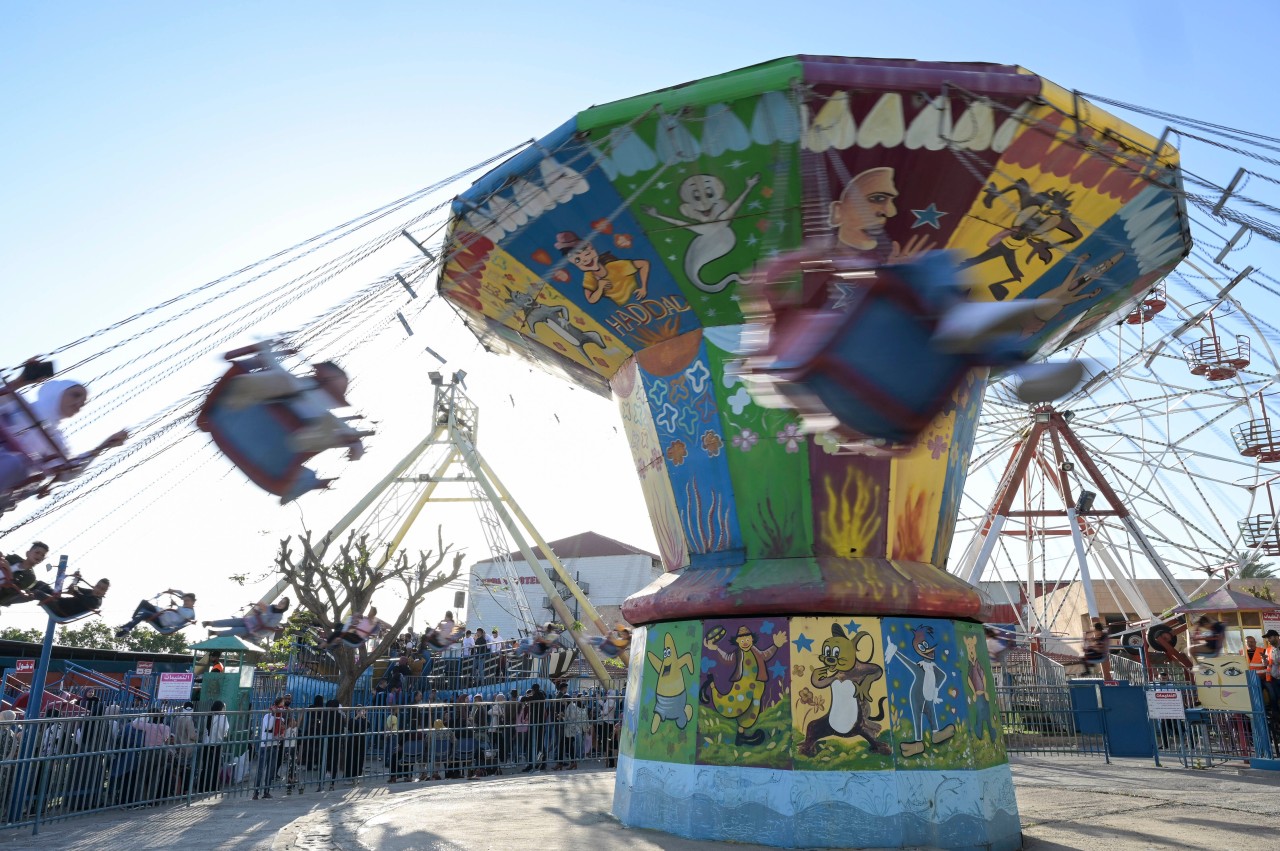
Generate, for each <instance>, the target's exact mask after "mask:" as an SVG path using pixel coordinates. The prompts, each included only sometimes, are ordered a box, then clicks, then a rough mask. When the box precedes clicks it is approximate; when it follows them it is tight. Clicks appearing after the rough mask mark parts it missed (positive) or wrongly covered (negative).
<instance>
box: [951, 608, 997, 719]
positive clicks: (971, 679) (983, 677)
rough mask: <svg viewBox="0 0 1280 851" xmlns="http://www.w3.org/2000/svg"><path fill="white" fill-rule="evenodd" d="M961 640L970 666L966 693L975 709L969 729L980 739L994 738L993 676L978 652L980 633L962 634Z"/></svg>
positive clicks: (966, 676) (966, 681) (966, 678)
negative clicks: (989, 673)
mask: <svg viewBox="0 0 1280 851" xmlns="http://www.w3.org/2000/svg"><path fill="white" fill-rule="evenodd" d="M960 640H961V642H962V643H963V644H964V658H965V661H966V662H967V663H968V668H969V670H968V672H967V673H966V674H965V688H966V693H965V695H966V697H967V698H968V699H969V707H970V708H971V709H972V710H973V712H972V713H971V716H972V718H971V721H970V725H969V729H970V730H971V731H972V733H973V735H974V736H976V737H977V738H979V739H982V738H986V737H988V736H989V737H991V738H992V739H994V738H995V737H996V736H997V735H998V732H997V728H996V725H995V721H994V720H992V717H991V698H992V696H993V695H992V689H991V678H990V677H989V676H988V675H987V667H986V666H985V665H984V664H983V663H982V659H981V657H980V656H979V653H978V634H977V633H976V632H972V633H969V634H967V635H961V637H960Z"/></svg>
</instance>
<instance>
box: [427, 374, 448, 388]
mask: <svg viewBox="0 0 1280 851" xmlns="http://www.w3.org/2000/svg"><path fill="white" fill-rule="evenodd" d="M427 378H430V379H431V384H432V385H433V386H435V387H439V386H440V385H441V384H444V376H443V375H441V374H440V373H438V372H434V371H433V372H428V373H427Z"/></svg>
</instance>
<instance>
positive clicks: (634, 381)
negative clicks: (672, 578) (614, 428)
mask: <svg viewBox="0 0 1280 851" xmlns="http://www.w3.org/2000/svg"><path fill="white" fill-rule="evenodd" d="M610 385H611V387H612V389H613V395H614V398H615V399H616V400H617V403H618V412H619V413H620V414H621V415H622V426H623V429H624V431H625V433H626V436H627V443H628V444H629V445H630V447H631V457H632V459H633V460H634V461H635V465H636V475H638V476H639V477H640V490H641V492H642V493H643V494H644V502H645V506H646V507H647V508H648V510H649V520H650V522H651V523H652V524H653V535H654V537H655V538H656V539H657V541H658V552H659V553H660V554H661V555H662V563H663V565H664V566H665V567H666V569H667V570H677V569H679V568H681V567H684V566H685V565H686V564H688V563H689V547H688V545H687V544H686V542H685V536H684V527H683V525H682V524H681V522H680V509H679V508H678V507H677V506H676V498H675V493H674V492H673V491H672V489H671V477H670V476H669V475H667V465H666V463H665V462H664V460H663V457H662V442H661V441H660V440H659V439H658V432H657V429H655V428H654V425H653V411H652V410H651V409H650V408H649V400H648V398H647V397H646V396H645V392H644V385H643V383H642V382H641V381H640V367H639V365H638V364H636V362H635V360H634V359H633V360H631V361H628V362H627V363H626V364H624V365H623V367H622V369H620V370H618V372H617V373H616V374H615V375H614V376H613V379H612V380H611V381H610Z"/></svg>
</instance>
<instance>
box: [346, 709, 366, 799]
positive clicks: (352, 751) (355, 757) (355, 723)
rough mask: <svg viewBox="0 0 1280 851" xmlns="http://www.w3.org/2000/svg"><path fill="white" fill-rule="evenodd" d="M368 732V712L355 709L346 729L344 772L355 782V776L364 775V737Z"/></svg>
mask: <svg viewBox="0 0 1280 851" xmlns="http://www.w3.org/2000/svg"><path fill="white" fill-rule="evenodd" d="M368 733H369V713H368V712H367V711H365V710H364V709H360V710H357V712H356V714H355V716H354V717H353V718H352V719H351V723H350V726H349V727H348V729H347V743H346V744H347V754H346V757H347V758H346V763H347V764H346V774H347V780H348V781H349V782H350V783H352V785H354V784H355V782H356V778H358V777H363V776H364V759H365V746H366V744H367V742H366V739H367V738H368Z"/></svg>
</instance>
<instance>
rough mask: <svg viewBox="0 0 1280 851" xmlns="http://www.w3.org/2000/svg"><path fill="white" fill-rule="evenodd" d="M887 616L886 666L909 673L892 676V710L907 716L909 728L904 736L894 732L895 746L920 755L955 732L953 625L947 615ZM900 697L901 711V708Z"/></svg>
mask: <svg viewBox="0 0 1280 851" xmlns="http://www.w3.org/2000/svg"><path fill="white" fill-rule="evenodd" d="M886 620H887V621H888V622H889V623H890V628H889V635H887V636H886V639H885V648H884V658H885V667H886V668H888V669H889V670H891V671H893V670H896V671H898V672H900V673H901V674H905V675H906V676H907V677H908V679H905V680H903V679H895V681H894V686H893V691H894V703H895V706H894V708H895V710H898V711H897V712H896V713H895V714H896V715H897V716H898V717H899V719H900V720H905V721H908V722H909V723H910V729H911V733H910V735H909V736H895V738H897V740H898V752H899V753H901V754H902V756H904V757H914V756H919V755H920V754H923V753H924V752H925V751H926V750H927V749H929V748H931V747H932V748H936V747H937V746H938V745H941V744H943V743H944V742H946V741H947V740H948V739H950V738H951V737H953V736H954V735H955V734H956V724H955V717H956V697H958V696H959V691H958V688H957V687H958V686H959V672H958V671H957V670H956V659H955V654H954V652H953V650H954V640H953V638H952V635H953V631H952V627H951V624H950V623H948V622H946V621H938V620H930V621H916V622H909V621H899V620H897V619H886ZM944 644H945V645H947V646H945V647H944V646H943V645H944ZM949 684H950V685H949ZM903 703H905V704H906V710H907V711H906V713H902V712H901V707H902V704H903ZM903 715H905V718H903ZM895 732H896V731H895ZM926 733H927V734H928V737H927V738H926Z"/></svg>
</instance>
